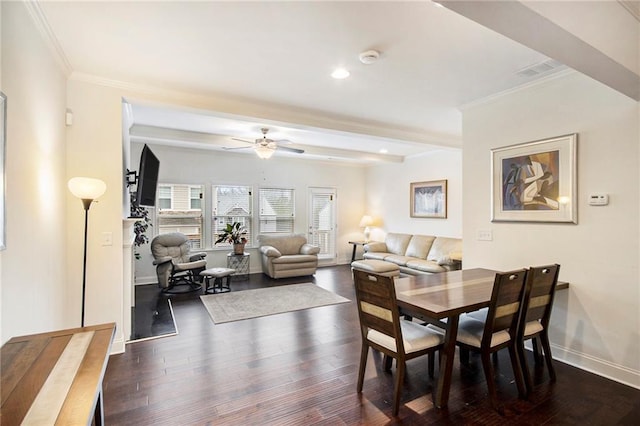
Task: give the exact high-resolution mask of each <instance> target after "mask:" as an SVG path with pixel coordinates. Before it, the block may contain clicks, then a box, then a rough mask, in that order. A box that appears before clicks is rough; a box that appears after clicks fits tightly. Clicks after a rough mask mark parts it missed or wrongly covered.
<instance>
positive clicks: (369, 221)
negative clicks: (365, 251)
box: [360, 215, 373, 243]
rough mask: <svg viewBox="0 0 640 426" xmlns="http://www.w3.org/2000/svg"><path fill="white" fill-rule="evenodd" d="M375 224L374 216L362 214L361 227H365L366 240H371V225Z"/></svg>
mask: <svg viewBox="0 0 640 426" xmlns="http://www.w3.org/2000/svg"><path fill="white" fill-rule="evenodd" d="M371 225H373V218H372V217H371V216H368V215H364V216H362V219H360V228H364V242H365V243H368V242H369V235H370V234H371V229H369V227H370V226H371Z"/></svg>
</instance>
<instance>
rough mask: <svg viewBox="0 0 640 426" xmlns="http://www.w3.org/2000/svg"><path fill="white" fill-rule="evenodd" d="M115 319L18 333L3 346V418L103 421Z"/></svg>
mask: <svg viewBox="0 0 640 426" xmlns="http://www.w3.org/2000/svg"><path fill="white" fill-rule="evenodd" d="M115 329H116V325H115V323H109V324H102V325H95V326H90V327H82V328H73V329H69V330H60V331H53V332H50V333H42V334H34V335H30V336H21V337H14V338H12V339H11V340H9V341H8V342H7V343H5V344H4V345H3V346H2V350H1V354H0V358H1V364H0V365H1V367H0V368H1V371H0V376H1V384H0V399H1V402H2V405H1V408H0V423H2V424H3V425H20V424H22V425H54V424H55V425H91V424H92V421H95V424H96V425H103V424H104V411H103V406H102V379H103V377H104V372H105V370H106V368H107V361H108V359H109V353H110V350H111V343H112V341H113V336H114V334H115Z"/></svg>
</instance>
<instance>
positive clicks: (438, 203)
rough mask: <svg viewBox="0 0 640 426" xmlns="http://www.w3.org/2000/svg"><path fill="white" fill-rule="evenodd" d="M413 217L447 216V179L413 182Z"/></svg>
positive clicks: (444, 217) (443, 217) (411, 207)
mask: <svg viewBox="0 0 640 426" xmlns="http://www.w3.org/2000/svg"><path fill="white" fill-rule="evenodd" d="M410 195H411V206H410V209H411V217H431V218H440V219H446V217H447V181H446V180H433V181H429V182H412V183H411V194H410Z"/></svg>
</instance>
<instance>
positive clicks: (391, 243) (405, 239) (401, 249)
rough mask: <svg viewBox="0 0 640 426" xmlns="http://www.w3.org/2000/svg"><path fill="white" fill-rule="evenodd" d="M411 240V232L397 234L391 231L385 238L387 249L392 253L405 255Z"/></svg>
mask: <svg viewBox="0 0 640 426" xmlns="http://www.w3.org/2000/svg"><path fill="white" fill-rule="evenodd" d="M409 241H411V235H409V234H396V233H393V232H389V233H388V234H387V236H386V238H385V239H384V242H385V243H386V244H387V251H388V252H389V253H392V254H399V255H401V256H404V254H405V253H406V251H407V247H408V246H409Z"/></svg>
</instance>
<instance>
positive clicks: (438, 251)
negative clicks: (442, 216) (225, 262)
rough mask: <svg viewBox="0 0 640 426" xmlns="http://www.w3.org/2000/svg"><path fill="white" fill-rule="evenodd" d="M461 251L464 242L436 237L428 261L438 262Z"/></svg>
mask: <svg viewBox="0 0 640 426" xmlns="http://www.w3.org/2000/svg"><path fill="white" fill-rule="evenodd" d="M461 251H462V240H461V239H460V238H448V237H436V239H435V241H434V242H433V245H432V246H431V250H429V254H428V255H427V260H433V261H434V262H438V261H439V260H440V259H442V258H444V257H445V256H449V255H450V254H451V253H453V252H461Z"/></svg>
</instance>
